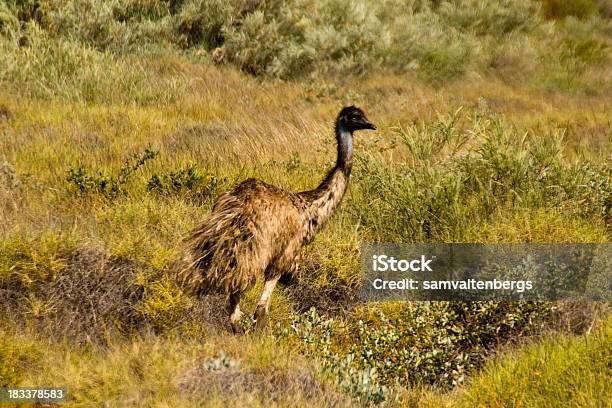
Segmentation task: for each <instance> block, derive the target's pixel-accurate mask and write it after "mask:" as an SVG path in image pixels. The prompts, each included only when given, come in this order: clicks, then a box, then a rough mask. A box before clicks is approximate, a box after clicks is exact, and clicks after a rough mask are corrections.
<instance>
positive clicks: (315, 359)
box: [0, 0, 612, 407]
mask: <svg viewBox="0 0 612 408" xmlns="http://www.w3.org/2000/svg"><path fill="white" fill-rule="evenodd" d="M611 15H612V8H611V7H610V5H609V3H608V2H605V1H601V2H598V1H589V0H584V1H579V2H564V1H552V0H549V1H542V2H539V1H504V2H488V1H486V2H477V1H470V0H461V1H459V0H457V1H413V2H396V1H384V2H369V1H366V0H363V1H326V0H299V1H298V0H296V1H293V0H292V1H289V2H276V1H262V2H259V1H256V0H255V1H246V0H245V1H226V2H220V1H162V0H147V1H145V0H132V1H123V2H118V1H117V2H114V1H111V2H102V1H97V0H71V1H61V2H60V1H54V0H50V1H35V0H23V1H17V0H9V1H6V2H2V3H0V386H7V385H22V386H35V385H41V384H52V385H58V386H66V387H68V390H69V395H70V399H69V402H68V403H67V404H66V405H67V406H91V405H101V404H103V403H105V402H107V403H108V404H110V405H113V406H114V405H119V406H160V407H161V406H200V405H201V404H202V403H204V402H210V401H213V402H212V404H213V405H214V404H217V405H218V406H226V405H228V404H229V405H235V406H244V404H245V402H246V403H247V404H249V405H254V406H259V405H262V406H268V405H270V404H271V405H276V406H288V405H293V404H294V403H297V404H298V405H302V406H338V405H339V406H354V405H359V404H362V405H368V404H387V405H391V406H394V405H396V406H405V405H407V404H408V405H411V406H441V405H446V406H462V405H465V406H474V405H476V406H478V405H481V406H491V405H493V406H500V407H502V406H533V405H537V406H557V405H558V404H562V405H564V406H584V405H585V402H587V401H588V402H590V401H593V404H595V406H599V405H601V406H605V405H606V404H609V401H606V398H607V394H609V392H608V393H606V384H607V383H609V382H610V381H609V380H610V372H609V365H610V356H609V353H608V354H606V352H605V350H607V349H610V336H609V334H610V333H609V332H610V330H609V327H610V315H609V311H608V308H609V305H607V304H602V303H588V304H585V303H569V302H565V303H544V302H542V303H527V302H522V303H510V302H472V303H458V302H431V303H428V302H405V303H399V302H397V303H394V302H388V303H369V304H364V303H361V302H359V301H358V300H357V299H356V295H355V291H356V289H357V288H358V287H359V285H360V283H361V279H362V278H361V268H360V264H359V248H360V246H361V244H363V243H370V242H510V243H518V242H534V243H536V242H609V240H610V237H611V236H612V182H611V178H612V137H611V133H612V125H611V120H612V116H611V113H610V112H612V110H611V109H610V102H609V101H610V100H612V88H611V87H610V84H612V81H610V78H611V75H610V74H611V72H610V66H611V65H610V45H611V36H612V22H611V21H612V20H610V16H611ZM349 103H354V104H356V105H358V106H360V107H362V108H363V109H364V110H365V112H366V113H367V115H368V117H369V118H370V119H371V120H372V121H373V122H374V123H376V124H377V126H378V131H377V132H375V133H370V134H368V135H365V134H364V135H358V136H356V140H355V144H356V146H355V149H356V159H355V165H354V169H353V174H352V178H351V182H350V187H349V190H348V192H347V195H346V196H345V198H344V201H343V204H342V206H341V208H340V210H339V211H338V213H337V214H336V215H335V216H334V217H333V219H332V221H331V222H330V224H329V225H328V226H327V227H326V228H325V229H324V230H323V232H322V233H321V234H320V235H319V236H318V237H317V238H316V239H315V241H314V242H313V243H312V244H311V245H310V246H309V247H307V248H305V250H304V251H305V256H304V262H303V264H302V265H301V271H300V276H299V277H298V279H297V280H296V282H294V283H293V284H292V285H290V286H287V287H284V288H279V289H278V290H277V291H276V292H275V295H274V298H273V303H272V308H271V317H270V320H271V324H270V330H269V332H268V333H267V335H266V336H265V337H264V338H262V339H257V338H253V337H251V336H250V335H246V336H239V337H237V336H233V335H231V334H230V332H229V328H228V324H227V322H226V321H225V317H226V316H225V311H224V308H223V299H221V298H220V297H216V296H210V297H206V298H204V299H196V298H192V297H190V296H187V295H185V294H184V293H183V292H182V291H181V290H180V288H179V287H178V286H177V284H176V282H175V281H174V279H173V272H174V269H175V263H176V261H177V259H179V258H180V256H181V252H180V240H181V238H182V237H183V236H185V234H186V233H187V232H188V231H189V230H190V229H191V228H192V227H193V226H195V224H196V223H197V222H198V220H200V219H202V218H203V217H205V216H206V215H207V214H208V212H209V211H210V208H211V206H212V204H213V202H214V199H215V197H216V196H217V194H219V193H220V192H222V191H224V190H226V189H228V188H230V187H231V186H232V185H234V184H235V183H237V182H239V181H241V180H243V179H245V178H247V177H251V176H254V177H259V178H262V179H264V180H266V181H268V182H271V183H274V184H276V185H279V186H281V187H283V188H286V189H289V190H305V189H310V188H313V187H315V186H316V185H317V184H318V183H319V181H320V180H321V178H322V177H323V175H324V174H325V171H326V169H327V168H328V167H330V166H331V165H332V163H333V160H334V158H335V157H334V156H335V146H334V143H335V141H334V139H333V132H332V129H331V126H332V123H333V119H334V117H335V115H336V113H337V111H338V110H339V109H340V108H341V107H342V106H343V105H345V104H349ZM260 289H261V287H260V286H258V287H257V288H255V289H254V290H253V291H251V292H250V293H248V294H247V297H246V300H245V306H246V308H247V310H249V311H251V310H253V307H254V304H255V302H256V299H257V296H258V295H259V293H258V291H259V290H260ZM244 323H245V326H248V325H249V324H250V322H249V321H246V320H245V322H244ZM542 338H546V340H545V341H542ZM570 368H571V369H570ZM567 384H572V387H568V386H567ZM568 388H572V389H573V390H575V392H570V391H568Z"/></svg>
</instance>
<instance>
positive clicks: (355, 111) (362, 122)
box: [337, 106, 376, 133]
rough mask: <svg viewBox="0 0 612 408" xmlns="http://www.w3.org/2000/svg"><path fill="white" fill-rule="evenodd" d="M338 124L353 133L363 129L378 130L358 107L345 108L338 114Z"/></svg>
mask: <svg viewBox="0 0 612 408" xmlns="http://www.w3.org/2000/svg"><path fill="white" fill-rule="evenodd" d="M337 123H338V124H339V125H341V126H342V127H344V128H345V129H346V130H348V131H349V132H351V133H353V132H354V131H356V130H361V129H372V130H376V126H374V124H373V123H372V122H370V121H369V120H368V118H367V117H366V115H365V113H363V111H362V110H361V109H359V108H357V107H356V106H347V107H345V108H343V109H342V110H341V111H340V113H339V114H338V119H337Z"/></svg>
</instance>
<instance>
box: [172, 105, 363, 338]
mask: <svg viewBox="0 0 612 408" xmlns="http://www.w3.org/2000/svg"><path fill="white" fill-rule="evenodd" d="M359 129H375V126H374V125H373V124H372V123H370V122H369V121H368V119H367V118H366V116H365V115H364V113H363V111H362V110H361V109H359V108H356V107H354V106H349V107H346V108H344V109H342V110H341V111H340V113H339V114H338V117H337V119H336V126H335V132H336V139H337V142H338V156H337V161H336V165H335V167H334V168H333V169H331V171H329V173H328V174H327V176H326V177H325V179H324V180H323V182H322V183H321V184H320V185H319V186H318V187H317V188H316V189H314V190H311V191H304V192H300V193H292V192H288V191H284V190H282V189H280V188H278V187H275V186H273V185H270V184H268V183H265V182H263V181H261V180H256V179H248V180H246V181H243V182H242V183H240V184H238V185H237V186H236V187H234V188H233V189H232V190H230V191H228V192H226V193H223V194H222V195H220V196H219V198H218V200H217V202H216V203H215V205H214V207H213V209H212V213H211V214H210V216H209V217H208V218H207V219H206V220H204V222H202V223H201V224H200V225H199V226H198V227H197V228H195V229H194V231H192V233H191V235H190V236H189V237H188V238H187V240H186V243H187V248H188V254H187V255H188V256H187V259H188V266H187V267H186V268H185V269H184V271H183V284H184V285H183V286H184V287H185V288H186V289H187V290H189V291H191V292H194V293H199V294H202V293H207V292H217V293H224V294H227V295H228V296H229V300H230V305H229V309H230V313H231V317H230V320H231V323H232V328H233V329H234V331H237V330H238V329H239V321H240V318H241V316H242V312H241V311H240V306H239V303H240V296H241V294H242V293H243V292H244V291H246V290H248V289H249V288H251V287H252V286H253V285H254V283H255V282H256V280H257V279H258V278H259V277H263V278H264V279H265V281H266V284H265V288H264V291H263V294H262V297H261V300H260V302H259V304H258V306H257V310H256V312H255V330H256V331H260V330H261V329H262V328H263V327H265V325H266V321H267V312H268V308H269V305H270V299H271V295H272V291H273V290H274V286H275V285H276V282H277V281H278V279H279V278H280V276H281V275H283V274H285V273H293V272H295V271H296V270H297V268H298V264H299V257H300V252H301V248H302V246H303V245H305V244H307V243H309V242H310V241H312V239H313V238H314V236H315V234H316V233H317V232H318V231H319V230H320V229H321V228H322V227H323V225H324V224H325V223H326V222H327V220H328V219H329V218H330V217H331V215H332V214H333V212H334V210H335V209H336V207H337V206H338V204H339V203H340V201H341V200H342V197H343V195H344V193H345V191H346V186H347V183H348V179H349V176H350V173H351V167H352V150H353V139H352V138H353V132H354V131H356V130H359Z"/></svg>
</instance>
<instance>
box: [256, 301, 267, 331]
mask: <svg viewBox="0 0 612 408" xmlns="http://www.w3.org/2000/svg"><path fill="white" fill-rule="evenodd" d="M253 321H254V329H253V332H254V333H255V334H257V335H259V334H261V333H263V332H264V331H265V330H266V328H267V327H268V312H267V311H266V309H265V308H264V307H261V306H257V309H255V315H254V316H253Z"/></svg>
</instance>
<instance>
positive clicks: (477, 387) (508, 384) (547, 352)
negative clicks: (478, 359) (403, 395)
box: [459, 319, 612, 407]
mask: <svg viewBox="0 0 612 408" xmlns="http://www.w3.org/2000/svg"><path fill="white" fill-rule="evenodd" d="M601 326H602V327H599V328H597V329H595V330H594V331H593V332H592V333H591V334H589V335H588V336H585V337H560V338H554V339H547V340H544V341H542V342H540V343H538V344H534V345H530V346H528V347H526V348H525V349H522V350H519V351H514V352H510V353H508V354H506V355H504V356H503V357H502V358H500V359H498V360H496V361H495V362H492V363H491V364H488V365H487V366H486V367H485V368H484V370H483V371H482V373H480V374H478V375H476V376H475V377H474V378H472V379H471V380H470V382H469V384H468V385H467V386H466V389H465V390H463V391H462V392H460V393H459V395H460V399H461V402H462V405H463V406H466V407H478V406H487V407H550V406H558V405H559V404H562V405H563V406H566V407H585V406H595V407H600V406H601V407H605V406H609V405H610V404H611V403H612V397H611V396H610V380H611V379H612V369H611V368H610V358H611V357H612V356H611V355H610V350H612V347H611V346H612V324H611V322H610V319H608V320H607V321H604V322H603V323H602V325H601Z"/></svg>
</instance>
